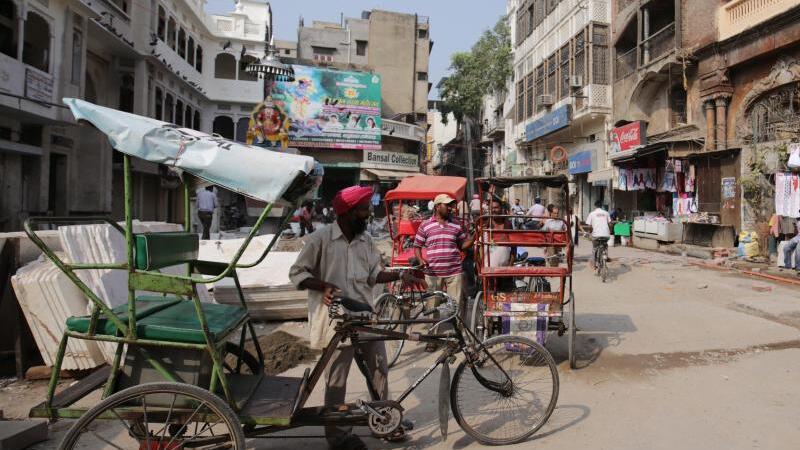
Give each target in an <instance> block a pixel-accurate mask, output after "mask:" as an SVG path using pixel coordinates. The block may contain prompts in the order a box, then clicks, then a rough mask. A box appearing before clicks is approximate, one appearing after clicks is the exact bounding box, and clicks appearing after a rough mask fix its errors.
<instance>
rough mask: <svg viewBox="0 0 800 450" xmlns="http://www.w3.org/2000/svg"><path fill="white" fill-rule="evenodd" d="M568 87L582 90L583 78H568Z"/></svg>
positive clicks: (580, 76)
mask: <svg viewBox="0 0 800 450" xmlns="http://www.w3.org/2000/svg"><path fill="white" fill-rule="evenodd" d="M569 87H571V88H582V87H583V76H582V75H573V76H571V77H569Z"/></svg>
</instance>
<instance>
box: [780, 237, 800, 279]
mask: <svg viewBox="0 0 800 450" xmlns="http://www.w3.org/2000/svg"><path fill="white" fill-rule="evenodd" d="M798 244H800V234H798V235H797V236H795V237H793V238H792V239H791V240H790V241H789V242H787V243H786V246H785V247H783V266H784V267H786V268H787V269H791V268H792V252H794V251H795V249H797V246H798ZM794 269H795V270H797V271H798V272H800V249H797V252H796V253H795V254H794Z"/></svg>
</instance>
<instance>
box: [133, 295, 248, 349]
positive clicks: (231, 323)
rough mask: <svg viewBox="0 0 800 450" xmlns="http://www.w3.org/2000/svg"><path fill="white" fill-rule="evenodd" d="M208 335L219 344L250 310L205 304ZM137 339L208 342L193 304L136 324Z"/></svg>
mask: <svg viewBox="0 0 800 450" xmlns="http://www.w3.org/2000/svg"><path fill="white" fill-rule="evenodd" d="M201 306H202V308H203V315H204V316H205V318H206V324H207V325H208V331H209V334H210V335H211V339H212V340H213V341H214V342H219V341H220V340H221V339H224V338H225V336H226V335H227V334H228V333H229V332H231V331H232V330H233V329H235V328H237V327H238V326H239V325H240V324H241V323H242V321H244V319H245V318H246V317H247V310H245V309H244V308H242V307H241V306H233V305H216V304H213V303H202V304H201ZM136 328H137V335H138V336H139V337H140V338H144V339H151V340H159V341H169V342H183V343H193V344H205V343H206V339H205V336H204V335H203V330H202V329H201V328H200V320H199V319H198V317H197V312H196V310H195V308H194V302H191V301H183V302H180V303H177V304H175V305H172V306H170V307H169V308H166V309H163V310H161V311H158V312H157V313H155V314H151V315H149V316H147V317H145V318H144V319H142V320H141V321H140V322H137V327H136Z"/></svg>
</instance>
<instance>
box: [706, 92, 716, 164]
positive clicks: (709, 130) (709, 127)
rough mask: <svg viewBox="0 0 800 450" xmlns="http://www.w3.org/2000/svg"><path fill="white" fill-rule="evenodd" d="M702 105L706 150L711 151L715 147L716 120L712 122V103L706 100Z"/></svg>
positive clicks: (713, 117)
mask: <svg viewBox="0 0 800 450" xmlns="http://www.w3.org/2000/svg"><path fill="white" fill-rule="evenodd" d="M704 105H705V110H706V111H705V114H706V150H707V151H713V150H715V149H716V147H717V144H716V142H717V130H716V120H714V119H715V116H714V101H713V100H706V101H705V102H704Z"/></svg>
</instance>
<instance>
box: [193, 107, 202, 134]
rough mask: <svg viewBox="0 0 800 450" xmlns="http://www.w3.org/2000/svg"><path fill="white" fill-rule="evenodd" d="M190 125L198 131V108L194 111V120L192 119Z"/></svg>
mask: <svg viewBox="0 0 800 450" xmlns="http://www.w3.org/2000/svg"><path fill="white" fill-rule="evenodd" d="M192 127H193V128H194V129H195V130H197V131H200V111H198V110H195V111H194V120H193V121H192Z"/></svg>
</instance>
